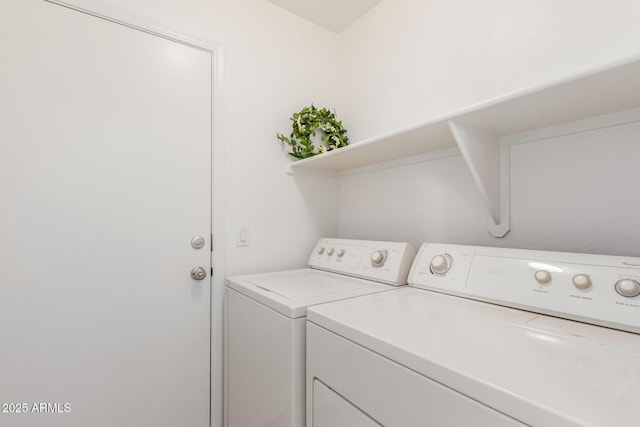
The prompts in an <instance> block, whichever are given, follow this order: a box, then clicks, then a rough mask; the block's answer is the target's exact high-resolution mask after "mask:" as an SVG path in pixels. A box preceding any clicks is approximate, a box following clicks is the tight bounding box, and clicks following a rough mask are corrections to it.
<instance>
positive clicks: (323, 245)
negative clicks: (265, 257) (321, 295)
mask: <svg viewBox="0 0 640 427" xmlns="http://www.w3.org/2000/svg"><path fill="white" fill-rule="evenodd" d="M415 255H416V249H415V248H414V247H413V246H412V245H410V244H409V243H404V242H379V241H372V240H350V239H333V238H327V237H323V238H322V239H320V241H319V242H318V243H317V244H316V246H315V248H314V250H313V252H311V255H310V256H309V262H308V265H309V267H311V268H315V269H318V270H325V271H331V272H334V273H340V274H346V275H349V276H354V277H360V278H362V279H369V280H373V281H376V282H381V283H387V284H390V285H395V286H399V285H406V284H407V276H408V274H409V269H410V268H411V263H412V262H413V259H414V257H415Z"/></svg>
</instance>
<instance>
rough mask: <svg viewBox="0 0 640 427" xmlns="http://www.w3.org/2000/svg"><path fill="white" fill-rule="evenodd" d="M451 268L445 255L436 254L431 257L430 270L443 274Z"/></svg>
mask: <svg viewBox="0 0 640 427" xmlns="http://www.w3.org/2000/svg"><path fill="white" fill-rule="evenodd" d="M450 268H451V259H450V258H449V257H448V256H446V255H436V256H434V257H433V258H431V271H432V272H434V273H436V274H444V273H446V272H447V271H449V269H450Z"/></svg>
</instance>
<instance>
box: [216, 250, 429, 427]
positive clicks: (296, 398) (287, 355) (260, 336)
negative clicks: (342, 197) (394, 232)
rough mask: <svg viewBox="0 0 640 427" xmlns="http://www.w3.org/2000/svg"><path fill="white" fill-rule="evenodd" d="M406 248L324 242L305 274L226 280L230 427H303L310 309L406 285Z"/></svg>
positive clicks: (408, 264)
mask: <svg viewBox="0 0 640 427" xmlns="http://www.w3.org/2000/svg"><path fill="white" fill-rule="evenodd" d="M415 254H416V250H415V248H414V247H413V246H411V245H410V244H407V243H400V242H380V241H366V240H349V239H333V238H322V239H320V241H319V242H318V243H317V244H316V246H315V247H314V249H313V251H312V252H311V255H310V256H309V260H308V267H307V268H304V269H297V270H288V271H278V272H269V273H261V274H252V275H244V276H234V277H228V278H227V280H226V302H225V320H226V324H225V417H224V418H225V425H226V426H227V427H302V426H304V425H305V346H306V313H307V308H308V307H310V306H315V305H317V304H323V303H327V302H330V301H336V300H344V299H349V298H354V297H357V296H362V295H367V294H374V293H386V292H390V291H395V290H397V288H398V286H400V285H405V284H406V283H407V276H408V273H409V269H410V267H411V264H412V261H413V259H414V257H415Z"/></svg>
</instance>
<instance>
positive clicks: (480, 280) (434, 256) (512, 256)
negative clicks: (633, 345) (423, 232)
mask: <svg viewBox="0 0 640 427" xmlns="http://www.w3.org/2000/svg"><path fill="white" fill-rule="evenodd" d="M408 280H409V284H410V285H412V286H415V287H418V288H424V289H429V290H433V291H438V292H443V293H448V294H452V295H457V296H462V297H466V298H471V299H477V300H481V301H486V302H491V303H496V304H500V305H505V306H511V307H516V308H521V309H524V310H529V311H534V312H538V313H543V314H550V315H553V316H557V317H564V318H567V319H573V320H579V321H582V322H587V323H593V324H597V325H602V326H607V327H611V328H616V329H621V330H626V331H630V332H635V333H640V258H630V257H619V256H608V255H593V254H576V253H568V252H546V251H534V250H524V249H505V248H488V247H478V246H460V245H444V244H427V243H425V244H423V245H422V247H421V248H420V251H419V252H418V255H417V256H416V259H415V261H414V263H413V266H412V268H411V272H410V274H409V279H408Z"/></svg>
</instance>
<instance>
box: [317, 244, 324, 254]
mask: <svg viewBox="0 0 640 427" xmlns="http://www.w3.org/2000/svg"><path fill="white" fill-rule="evenodd" d="M323 253H324V246H320V247H319V248H318V255H322V254H323Z"/></svg>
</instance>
